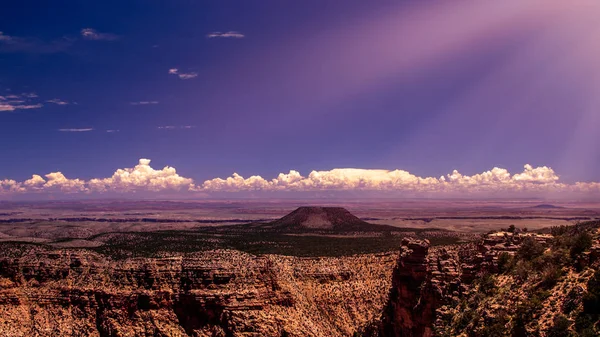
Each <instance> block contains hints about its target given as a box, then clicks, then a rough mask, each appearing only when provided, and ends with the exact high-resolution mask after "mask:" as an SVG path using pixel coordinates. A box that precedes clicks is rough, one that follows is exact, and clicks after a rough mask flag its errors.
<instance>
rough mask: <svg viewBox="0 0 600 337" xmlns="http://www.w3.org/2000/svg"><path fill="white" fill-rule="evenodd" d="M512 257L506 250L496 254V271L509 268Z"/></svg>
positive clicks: (503, 270) (501, 271)
mask: <svg viewBox="0 0 600 337" xmlns="http://www.w3.org/2000/svg"><path fill="white" fill-rule="evenodd" d="M512 262H513V258H512V256H511V255H510V254H508V253H507V252H503V253H502V254H500V255H499V256H498V272H500V273H505V272H507V271H509V270H510V269H511V267H512V266H511V265H512Z"/></svg>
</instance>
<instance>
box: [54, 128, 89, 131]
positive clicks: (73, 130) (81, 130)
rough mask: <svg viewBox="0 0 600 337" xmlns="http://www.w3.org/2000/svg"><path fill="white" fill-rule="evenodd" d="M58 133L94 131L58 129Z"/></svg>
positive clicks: (86, 129) (87, 129)
mask: <svg viewBox="0 0 600 337" xmlns="http://www.w3.org/2000/svg"><path fill="white" fill-rule="evenodd" d="M58 131H60V132H88V131H94V129H93V128H85V129H58Z"/></svg>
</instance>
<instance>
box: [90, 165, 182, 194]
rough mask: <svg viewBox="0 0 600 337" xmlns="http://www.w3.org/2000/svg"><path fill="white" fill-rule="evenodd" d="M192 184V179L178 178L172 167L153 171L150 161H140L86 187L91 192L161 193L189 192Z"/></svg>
mask: <svg viewBox="0 0 600 337" xmlns="http://www.w3.org/2000/svg"><path fill="white" fill-rule="evenodd" d="M192 183H193V181H192V179H189V178H184V177H182V176H180V175H179V174H177V171H176V170H175V168H173V167H169V166H165V167H164V168H163V169H162V170H155V169H153V168H152V167H151V166H150V159H140V161H139V164H138V165H136V166H135V167H134V168H126V169H119V170H117V171H116V172H115V173H114V174H113V175H112V177H110V178H104V179H92V180H90V181H89V182H88V187H89V189H90V190H91V191H93V192H107V191H116V192H131V191H139V190H147V191H163V190H189V188H190V187H191V186H192Z"/></svg>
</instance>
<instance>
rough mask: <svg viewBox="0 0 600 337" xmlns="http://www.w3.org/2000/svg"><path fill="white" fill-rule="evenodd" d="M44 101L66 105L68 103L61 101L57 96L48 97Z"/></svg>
mask: <svg viewBox="0 0 600 337" xmlns="http://www.w3.org/2000/svg"><path fill="white" fill-rule="evenodd" d="M46 102H48V103H54V104H56V105H68V104H69V102H67V101H63V100H61V99H58V98H54V99H49V100H47V101H46Z"/></svg>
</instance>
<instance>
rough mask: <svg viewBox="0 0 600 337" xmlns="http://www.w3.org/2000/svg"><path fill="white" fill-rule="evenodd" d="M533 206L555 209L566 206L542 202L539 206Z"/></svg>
mask: <svg viewBox="0 0 600 337" xmlns="http://www.w3.org/2000/svg"><path fill="white" fill-rule="evenodd" d="M532 208H542V209H555V208H564V207H561V206H555V205H551V204H540V205H537V206H533V207H532Z"/></svg>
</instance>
